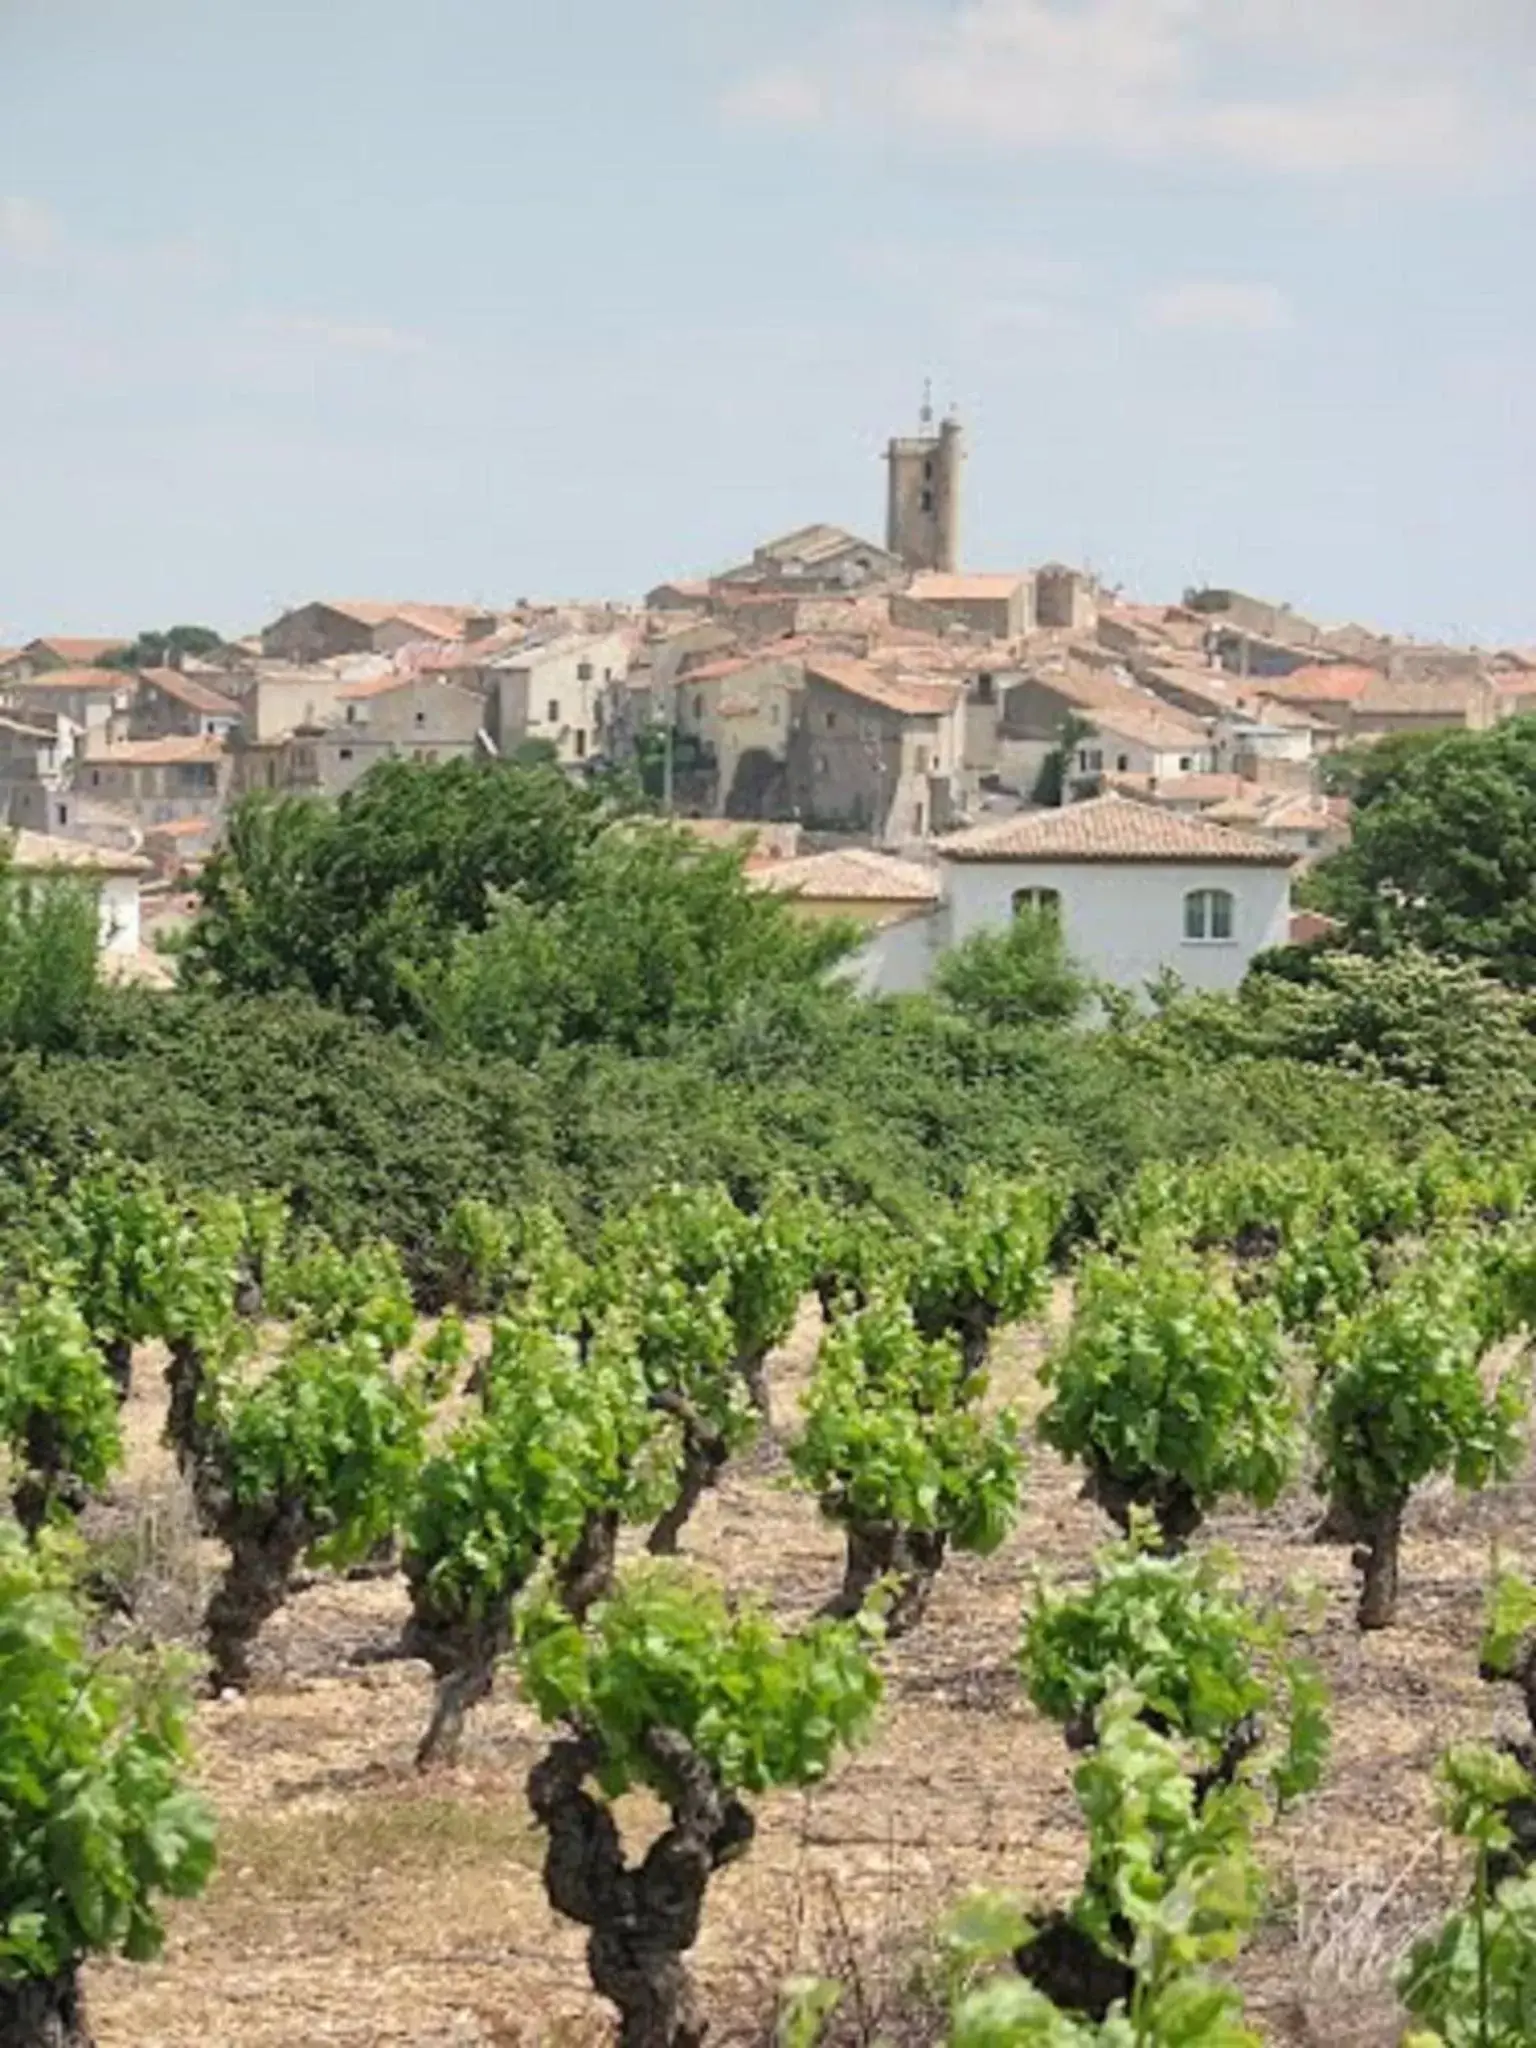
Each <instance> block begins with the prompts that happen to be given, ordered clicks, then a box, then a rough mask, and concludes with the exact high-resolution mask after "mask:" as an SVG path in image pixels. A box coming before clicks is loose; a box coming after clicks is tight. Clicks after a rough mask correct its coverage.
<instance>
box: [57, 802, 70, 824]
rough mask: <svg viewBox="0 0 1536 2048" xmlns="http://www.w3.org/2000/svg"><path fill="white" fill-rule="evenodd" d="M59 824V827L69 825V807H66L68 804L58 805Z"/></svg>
mask: <svg viewBox="0 0 1536 2048" xmlns="http://www.w3.org/2000/svg"><path fill="white" fill-rule="evenodd" d="M59 823H60V824H61V825H67V824H68V823H69V805H68V804H60V805H59Z"/></svg>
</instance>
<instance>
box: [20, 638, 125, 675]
mask: <svg viewBox="0 0 1536 2048" xmlns="http://www.w3.org/2000/svg"><path fill="white" fill-rule="evenodd" d="M127 645H128V642H127V641H126V640H82V639H79V638H76V637H72V636H66V635H61V634H52V635H50V636H49V637H48V638H47V639H44V640H30V641H28V643H27V647H26V648H25V649H24V650H23V651H24V652H30V651H31V649H32V648H34V647H43V648H46V649H47V651H48V652H49V653H50V654H56V655H57V656H58V657H59V659H60V661H67V662H69V663H71V664H72V665H74V666H78V667H85V666H87V665H89V664H90V663H91V662H95V661H100V659H101V657H102V656H103V655H104V654H116V653H117V652H118V650H119V649H120V648H123V647H126V646H127Z"/></svg>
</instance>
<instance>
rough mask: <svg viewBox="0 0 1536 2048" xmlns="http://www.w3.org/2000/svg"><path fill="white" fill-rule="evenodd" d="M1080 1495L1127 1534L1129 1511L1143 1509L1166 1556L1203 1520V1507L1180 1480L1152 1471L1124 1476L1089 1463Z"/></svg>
mask: <svg viewBox="0 0 1536 2048" xmlns="http://www.w3.org/2000/svg"><path fill="white" fill-rule="evenodd" d="M1083 1498H1084V1499H1085V1500H1091V1501H1092V1502H1093V1503H1094V1505H1095V1506H1096V1507H1100V1508H1102V1509H1103V1510H1104V1512H1105V1514H1106V1515H1108V1516H1109V1518H1110V1520H1111V1521H1112V1522H1113V1523H1114V1525H1115V1527H1116V1528H1117V1529H1119V1530H1120V1532H1121V1533H1122V1535H1126V1536H1128V1535H1129V1534H1130V1533H1131V1516H1132V1511H1133V1510H1134V1509H1136V1508H1143V1509H1145V1510H1146V1512H1147V1513H1148V1514H1150V1515H1151V1516H1152V1518H1153V1519H1154V1521H1155V1522H1156V1523H1157V1527H1158V1533H1159V1535H1160V1536H1161V1537H1162V1539H1163V1540H1162V1546H1161V1547H1162V1551H1163V1554H1164V1556H1166V1557H1177V1556H1179V1555H1180V1554H1181V1553H1182V1552H1183V1551H1184V1550H1185V1549H1186V1547H1187V1546H1188V1543H1189V1539H1190V1537H1191V1536H1193V1535H1194V1533H1195V1531H1196V1530H1197V1529H1198V1528H1199V1527H1200V1524H1201V1523H1202V1522H1203V1521H1204V1520H1205V1513H1204V1510H1203V1509H1202V1508H1201V1506H1200V1504H1199V1502H1198V1501H1197V1500H1196V1499H1195V1496H1194V1494H1193V1492H1192V1491H1191V1490H1190V1488H1189V1487H1188V1486H1187V1485H1186V1484H1185V1482H1184V1481H1183V1480H1182V1479H1169V1478H1166V1477H1164V1476H1162V1475H1161V1474H1155V1473H1151V1472H1148V1473H1144V1474H1143V1475H1141V1476H1140V1477H1138V1478H1136V1479H1124V1478H1121V1477H1120V1475H1119V1474H1118V1473H1114V1472H1108V1471H1106V1470H1105V1469H1104V1468H1103V1467H1102V1466H1099V1465H1093V1466H1090V1467H1089V1470H1088V1477H1087V1479H1086V1480H1084V1482H1083Z"/></svg>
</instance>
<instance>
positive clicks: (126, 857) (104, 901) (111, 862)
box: [10, 832, 149, 960]
mask: <svg viewBox="0 0 1536 2048" xmlns="http://www.w3.org/2000/svg"><path fill="white" fill-rule="evenodd" d="M10 867H11V871H12V873H14V874H17V875H21V876H25V877H26V879H27V880H29V881H52V880H56V879H63V880H67V881H71V882H81V883H83V884H84V885H85V886H86V887H87V888H90V889H94V890H95V892H96V900H97V904H98V910H99V916H100V936H99V939H98V944H99V946H100V948H101V951H102V953H103V954H104V955H105V956H106V958H107V959H108V960H120V959H126V958H134V959H136V958H137V957H138V953H139V947H140V930H139V883H140V880H141V879H142V877H143V876H145V875H147V874H148V873H149V862H148V861H147V860H145V859H144V858H143V856H142V855H141V854H137V853H121V852H118V851H115V850H114V849H113V848H111V847H107V846H88V845H87V844H86V843H85V842H84V841H83V840H80V839H59V838H55V837H54V836H53V835H52V834H50V833H46V832H17V833H16V834H14V836H13V837H12V840H11V843H10Z"/></svg>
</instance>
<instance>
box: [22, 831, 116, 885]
mask: <svg viewBox="0 0 1536 2048" xmlns="http://www.w3.org/2000/svg"><path fill="white" fill-rule="evenodd" d="M10 853H11V866H12V867H13V868H16V869H18V870H19V871H20V872H21V873H23V874H41V873H43V872H45V871H46V870H48V869H50V868H67V869H69V871H70V872H71V873H72V874H81V875H142V874H146V873H147V872H148V870H149V866H150V863H149V862H148V861H147V860H144V859H143V858H142V857H141V856H140V855H139V854H136V853H125V852H123V851H122V849H121V848H119V847H115V846H91V845H89V844H88V843H87V842H86V841H85V840H83V839H62V838H60V837H58V836H57V835H56V834H54V833H52V832H26V831H22V832H16V833H13V834H12V835H11V837H10Z"/></svg>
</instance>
